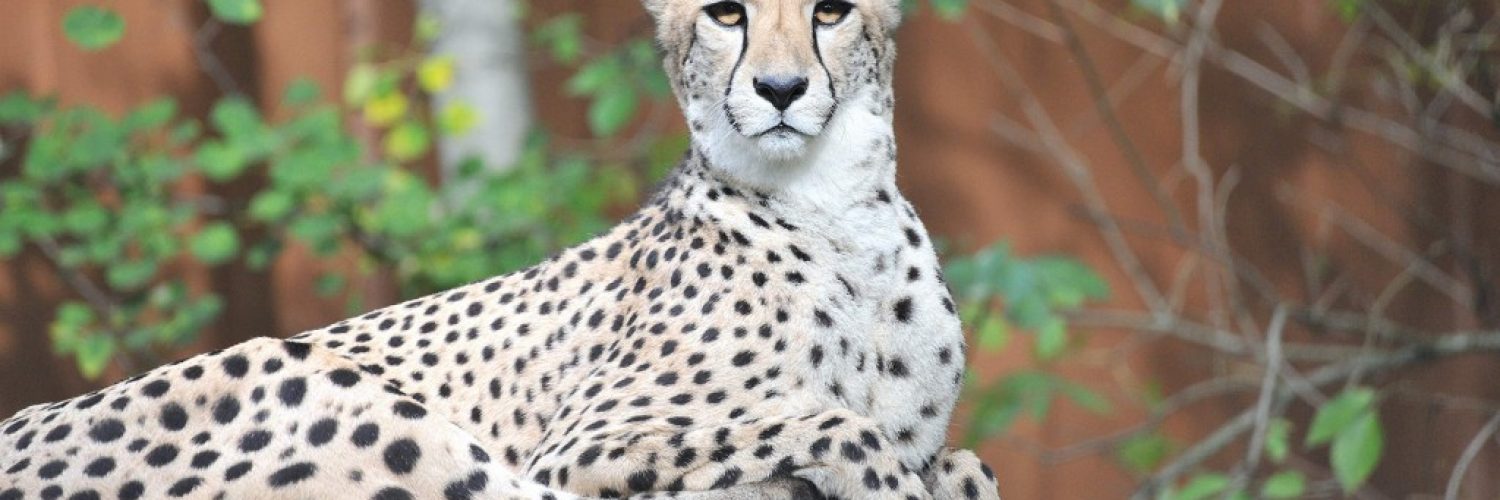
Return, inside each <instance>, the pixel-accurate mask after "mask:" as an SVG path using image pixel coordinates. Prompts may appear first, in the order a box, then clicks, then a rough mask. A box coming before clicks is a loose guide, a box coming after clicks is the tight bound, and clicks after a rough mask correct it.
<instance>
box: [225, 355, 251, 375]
mask: <svg viewBox="0 0 1500 500" xmlns="http://www.w3.org/2000/svg"><path fill="white" fill-rule="evenodd" d="M223 366H224V373H225V374H227V375H229V376H231V377H234V378H240V377H244V376H245V374H246V373H249V372H250V360H248V359H245V357H244V356H241V355H238V354H236V355H233V356H230V357H227V358H224V363H223Z"/></svg>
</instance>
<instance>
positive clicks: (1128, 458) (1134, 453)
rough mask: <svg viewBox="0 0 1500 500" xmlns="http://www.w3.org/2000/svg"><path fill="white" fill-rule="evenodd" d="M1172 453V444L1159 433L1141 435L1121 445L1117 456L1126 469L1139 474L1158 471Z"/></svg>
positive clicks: (1116, 452) (1117, 450) (1116, 451)
mask: <svg viewBox="0 0 1500 500" xmlns="http://www.w3.org/2000/svg"><path fill="white" fill-rule="evenodd" d="M1171 451H1172V442H1171V441H1168V440H1167V438H1166V436H1162V435H1161V434H1157V433H1150V434H1141V435H1138V436H1134V437H1131V438H1130V439H1127V440H1125V441H1124V442H1122V443H1120V447H1119V448H1117V449H1116V450H1115V456H1116V457H1117V458H1118V459H1119V460H1120V463H1122V464H1124V465H1125V467H1126V468H1128V469H1130V470H1131V471H1132V472H1135V473H1137V474H1146V473H1149V472H1151V471H1153V470H1156V466H1157V465H1160V464H1161V461H1162V460H1164V459H1166V458H1167V454H1168V453H1171Z"/></svg>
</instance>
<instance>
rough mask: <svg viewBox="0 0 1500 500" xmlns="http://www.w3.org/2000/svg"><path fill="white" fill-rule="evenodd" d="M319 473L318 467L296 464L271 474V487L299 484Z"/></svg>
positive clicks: (305, 463) (308, 463)
mask: <svg viewBox="0 0 1500 500" xmlns="http://www.w3.org/2000/svg"><path fill="white" fill-rule="evenodd" d="M316 472H318V467H317V466H315V465H313V464H312V463H310V462H302V463H296V464H292V465H288V466H286V467H282V468H281V470H278V471H276V472H272V473H271V479H270V483H271V487H272V488H282V487H285V486H287V485H291V484H297V483H299V482H302V481H305V480H307V478H310V477H312V476H313V474H314V473H316Z"/></svg>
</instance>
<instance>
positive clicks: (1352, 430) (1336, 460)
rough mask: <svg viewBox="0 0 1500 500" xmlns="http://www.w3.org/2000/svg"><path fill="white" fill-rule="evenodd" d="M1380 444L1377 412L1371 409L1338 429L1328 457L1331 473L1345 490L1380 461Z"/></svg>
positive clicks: (1362, 479)
mask: <svg viewBox="0 0 1500 500" xmlns="http://www.w3.org/2000/svg"><path fill="white" fill-rule="evenodd" d="M1384 447H1385V436H1384V432H1383V431H1382V430H1381V426H1380V416H1379V415H1377V414H1376V413H1375V412H1374V411H1367V412H1364V413H1362V414H1361V415H1360V416H1359V417H1358V418H1356V419H1355V420H1354V422H1353V423H1351V424H1350V426H1349V427H1348V428H1346V429H1343V430H1342V431H1340V432H1339V433H1338V437H1336V438H1334V440H1333V447H1332V448H1331V449H1330V451H1329V461H1330V463H1331V464H1332V465H1333V475H1334V477H1335V478H1337V479H1338V481H1339V485H1341V486H1343V487H1344V492H1345V493H1353V492H1354V491H1355V490H1358V489H1359V487H1360V486H1361V485H1364V483H1365V481H1366V480H1368V479H1369V478H1370V473H1372V472H1375V465H1376V464H1379V463H1380V453H1381V451H1382V449H1383V448H1384Z"/></svg>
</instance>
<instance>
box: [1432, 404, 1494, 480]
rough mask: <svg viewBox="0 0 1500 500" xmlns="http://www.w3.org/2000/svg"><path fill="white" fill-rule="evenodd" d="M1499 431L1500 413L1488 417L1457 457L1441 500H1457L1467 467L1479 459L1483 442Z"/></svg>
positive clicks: (1467, 470)
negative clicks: (1488, 419)
mask: <svg viewBox="0 0 1500 500" xmlns="http://www.w3.org/2000/svg"><path fill="white" fill-rule="evenodd" d="M1497 429H1500V413H1495V416H1493V417H1490V421H1489V422H1488V423H1486V424H1484V427H1483V428H1480V429H1479V433H1478V434H1475V435H1474V439H1473V440H1471V441H1469V446H1467V447H1465V448H1464V453H1463V454H1462V455H1459V457H1458V463H1456V464H1454V465H1453V474H1451V475H1449V476H1448V489H1447V491H1445V492H1444V493H1443V500H1458V490H1459V487H1461V486H1463V480H1464V475H1466V474H1468V472H1469V466H1470V465H1473V464H1474V459H1475V458H1477V457H1479V450H1482V449H1484V445H1485V441H1487V440H1489V439H1490V436H1492V435H1494V434H1495V431H1496V430H1497Z"/></svg>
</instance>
